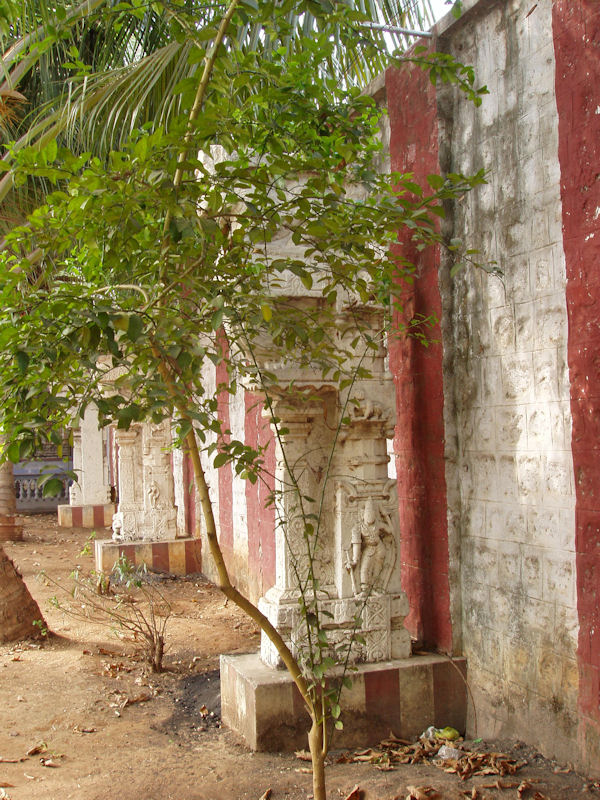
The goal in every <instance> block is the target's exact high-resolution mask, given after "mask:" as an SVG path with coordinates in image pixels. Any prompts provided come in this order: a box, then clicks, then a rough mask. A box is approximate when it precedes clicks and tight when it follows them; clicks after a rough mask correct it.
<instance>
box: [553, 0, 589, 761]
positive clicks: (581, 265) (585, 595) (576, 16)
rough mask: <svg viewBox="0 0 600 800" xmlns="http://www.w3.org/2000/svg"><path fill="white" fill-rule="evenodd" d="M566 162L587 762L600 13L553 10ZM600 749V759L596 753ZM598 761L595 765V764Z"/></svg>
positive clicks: (577, 0)
mask: <svg viewBox="0 0 600 800" xmlns="http://www.w3.org/2000/svg"><path fill="white" fill-rule="evenodd" d="M552 15H553V19H552V24H553V36H554V49H555V59H556V75H555V87H556V105H557V110H558V134H559V136H558V138H559V146H558V155H559V162H560V170H561V181H560V185H561V200H562V213H563V219H562V222H563V247H564V253H565V261H566V276H567V287H566V300H567V313H568V318H569V338H568V361H569V373H570V381H571V413H572V418H573V438H572V451H573V465H574V472H575V522H576V533H575V550H576V570H577V610H578V615H579V646H578V663H579V710H580V713H581V719H580V730H579V739H580V746H581V748H582V755H583V759H584V761H586V759H587V764H588V766H589V768H593V769H594V770H596V771H597V770H598V757H599V756H600V745H599V744H598V743H599V742H600V608H599V603H598V592H599V587H600V461H599V459H598V448H599V447H600V442H599V439H598V436H597V433H598V430H599V427H598V420H599V419H600V359H599V358H598V351H599V349H600V270H599V268H598V265H599V264H600V214H599V213H598V209H599V208H600V181H598V171H599V166H598V165H599V164H600V114H598V113H597V109H598V108H600V58H599V54H598V42H599V41H600V6H599V5H598V3H592V2H581V0H558V1H557V2H555V3H554V4H553V7H552ZM594 751H595V753H596V755H594ZM594 761H595V763H594Z"/></svg>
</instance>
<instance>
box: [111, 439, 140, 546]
mask: <svg viewBox="0 0 600 800" xmlns="http://www.w3.org/2000/svg"><path fill="white" fill-rule="evenodd" d="M141 434H142V426H141V425H132V426H131V427H130V428H129V430H126V431H124V430H120V429H118V428H117V429H116V430H115V447H116V448H117V459H118V464H119V504H118V506H117V512H116V514H115V515H114V517H113V526H112V527H113V539H123V540H134V539H141V538H142V536H141V528H140V526H141V522H142V517H143V514H144V497H143V493H142V492H143V483H142V441H141V440H142V435H141Z"/></svg>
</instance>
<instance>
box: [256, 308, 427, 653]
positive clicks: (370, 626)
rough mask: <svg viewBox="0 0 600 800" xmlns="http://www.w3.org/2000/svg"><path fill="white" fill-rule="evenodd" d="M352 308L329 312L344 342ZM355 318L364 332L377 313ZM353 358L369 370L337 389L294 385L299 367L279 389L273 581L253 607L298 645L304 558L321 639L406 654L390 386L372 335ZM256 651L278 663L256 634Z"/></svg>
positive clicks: (342, 646)
mask: <svg viewBox="0 0 600 800" xmlns="http://www.w3.org/2000/svg"><path fill="white" fill-rule="evenodd" d="M352 314H353V317H352V320H349V319H348V317H347V315H346V314H345V313H344V312H343V311H342V312H340V314H339V316H338V323H339V339H340V346H341V347H345V349H346V350H348V341H347V340H348V339H349V337H350V336H352V339H354V338H355V336H356V319H357V315H360V314H361V311H360V309H357V308H356V307H354V308H353V310H352ZM352 322H354V324H350V323H352ZM359 322H360V326H361V328H362V329H363V330H364V329H367V330H368V329H369V328H372V329H373V334H375V333H376V331H378V330H379V329H380V326H381V324H382V321H381V319H380V315H379V313H378V312H377V310H375V311H373V310H372V309H364V310H363V312H362V316H361V317H360V320H359ZM352 358H353V357H352V356H349V361H351V360H352ZM359 361H360V363H361V364H362V365H363V366H366V367H367V368H368V369H369V371H370V373H371V377H370V378H368V379H360V380H356V381H354V382H353V384H352V386H351V388H350V389H346V390H345V391H343V392H341V393H338V391H337V387H336V386H335V385H333V384H327V383H326V382H324V381H318V380H315V381H314V382H311V386H310V387H306V386H305V387H304V396H302V395H301V393H300V389H301V388H302V387H301V376H300V375H298V376H296V377H295V381H294V382H292V383H291V384H290V385H291V386H295V387H296V388H295V389H294V391H295V394H292V393H291V390H290V393H289V394H286V392H285V390H281V396H280V397H279V398H278V400H277V403H276V408H275V414H276V416H277V417H278V418H279V419H280V423H279V426H280V428H281V427H282V428H284V429H285V430H286V431H287V432H286V433H285V434H284V435H283V436H282V443H281V444H282V446H280V445H279V443H278V444H277V467H276V476H275V477H276V508H277V512H278V513H277V530H276V533H275V538H276V582H275V586H273V587H272V588H271V589H270V590H269V591H268V592H267V593H266V595H265V596H264V598H262V599H261V601H260V603H259V606H260V608H261V610H262V611H263V612H264V613H265V614H266V616H267V617H268V618H269V619H270V621H271V622H272V623H273V624H274V625H275V626H276V627H277V629H278V630H279V632H280V633H281V634H282V635H283V637H284V639H286V641H287V642H288V643H289V645H290V646H291V647H292V649H293V650H294V651H295V652H296V654H297V655H298V654H299V655H300V656H301V651H302V648H303V646H304V644H305V643H306V640H307V632H306V627H305V625H306V623H305V621H304V618H303V615H302V613H301V608H300V602H299V600H300V596H301V592H300V589H299V587H300V586H304V587H305V600H309V601H310V600H311V599H312V593H313V589H312V586H311V583H310V581H307V576H308V575H309V569H310V566H311V563H312V568H313V570H314V574H315V577H316V578H317V580H318V587H319V588H318V591H317V602H318V607H319V609H320V612H321V614H322V617H321V620H322V626H323V627H324V628H325V630H326V632H327V637H328V643H329V646H330V648H331V650H332V651H335V652H336V653H337V656H338V658H337V660H339V659H340V657H341V658H342V659H343V658H344V653H345V652H346V651H347V648H348V647H351V652H350V656H349V658H350V661H351V662H371V663H372V662H378V661H386V660H389V659H398V658H406V657H407V656H409V655H410V651H411V644H410V636H409V634H408V632H407V631H406V630H405V628H404V618H405V617H406V615H407V614H408V610H409V609H408V603H407V599H406V596H405V594H404V593H403V592H402V590H401V587H400V530H399V520H398V501H397V494H396V486H395V483H394V481H392V480H390V479H389V478H388V461H389V456H388V453H387V439H389V438H391V437H392V436H393V432H394V406H393V403H394V396H395V395H394V388H393V384H392V380H391V376H389V374H388V373H387V371H386V366H385V350H384V348H383V346H381V347H379V348H378V349H377V350H375V351H373V352H371V351H369V352H368V355H367V356H366V357H365V356H364V354H362V353H360V352H357V354H356V362H357V364H358V363H359ZM271 368H272V367H271ZM285 377H287V374H286V375H285ZM292 377H293V376H292ZM340 420H342V424H341V425H339V431H338V424H339V422H340ZM300 498H303V499H302V500H301V499H300ZM308 498H312V499H308ZM301 503H302V504H303V512H304V513H303V514H302V513H301V509H300V504H301ZM306 523H308V530H307V527H306ZM311 526H314V527H315V529H316V530H315V531H312V530H311ZM307 547H308V548H310V552H311V556H309V554H308V552H307ZM356 634H359V636H358V639H357V638H356ZM359 640H360V643H359ZM363 642H364V643H363ZM261 658H262V660H263V661H264V662H265V663H266V664H268V665H270V666H278V665H279V658H278V655H277V653H276V651H275V649H274V647H273V645H272V644H271V643H270V641H269V640H268V638H267V637H266V636H264V635H263V637H262V641H261Z"/></svg>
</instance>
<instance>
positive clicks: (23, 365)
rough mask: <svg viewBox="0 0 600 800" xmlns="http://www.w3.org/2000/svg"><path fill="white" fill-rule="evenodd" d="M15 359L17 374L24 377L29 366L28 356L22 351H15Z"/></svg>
mask: <svg viewBox="0 0 600 800" xmlns="http://www.w3.org/2000/svg"><path fill="white" fill-rule="evenodd" d="M15 359H16V361H17V367H18V368H19V372H20V373H21V375H25V374H26V372H27V367H28V366H29V356H28V355H27V353H25V352H24V351H23V350H17V352H16V353H15Z"/></svg>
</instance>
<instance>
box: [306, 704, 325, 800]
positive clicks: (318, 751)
mask: <svg viewBox="0 0 600 800" xmlns="http://www.w3.org/2000/svg"><path fill="white" fill-rule="evenodd" d="M308 746H309V748H310V756H311V761H312V771H313V797H314V800H327V793H326V790H325V754H324V752H323V725H319V723H318V722H316V721H315V720H314V718H313V722H312V727H311V729H310V731H309V732H308Z"/></svg>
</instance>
